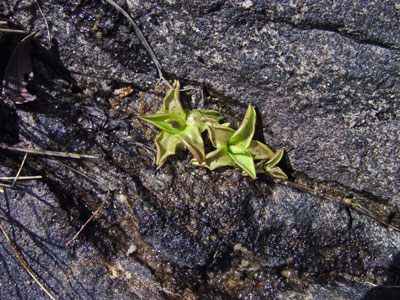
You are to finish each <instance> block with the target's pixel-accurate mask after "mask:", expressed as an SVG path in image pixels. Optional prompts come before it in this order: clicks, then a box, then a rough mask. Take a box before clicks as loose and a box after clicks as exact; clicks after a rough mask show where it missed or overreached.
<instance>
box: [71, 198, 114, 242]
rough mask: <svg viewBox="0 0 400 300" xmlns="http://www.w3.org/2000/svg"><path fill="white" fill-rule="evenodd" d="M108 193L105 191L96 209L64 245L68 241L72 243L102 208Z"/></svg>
mask: <svg viewBox="0 0 400 300" xmlns="http://www.w3.org/2000/svg"><path fill="white" fill-rule="evenodd" d="M109 195H110V191H108V192H107V198H106V199H104V200H103V202H102V203H101V204H100V206H99V207H98V208H97V209H96V211H95V212H94V213H93V214H92V215H91V216H90V218H89V219H88V220H87V221H86V222H85V224H83V225H82V227H81V228H80V229H79V230H78V232H77V233H75V235H74V236H73V238H72V239H70V240H69V241H68V242H66V243H65V246H68V245H69V244H70V243H72V242H73V241H74V240H75V239H76V238H77V237H78V236H79V234H80V233H81V232H82V230H83V229H85V227H86V225H87V224H89V223H90V221H92V219H93V218H94V217H95V216H96V215H97V214H98V213H99V212H100V210H101V209H102V208H103V206H104V204H106V202H107V199H108V197H109Z"/></svg>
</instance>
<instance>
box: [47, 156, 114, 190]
mask: <svg viewBox="0 0 400 300" xmlns="http://www.w3.org/2000/svg"><path fill="white" fill-rule="evenodd" d="M52 161H53V162H55V163H56V164H59V165H61V166H63V167H66V168H67V169H70V170H71V171H73V172H75V173H77V174H79V175H81V176H83V177H85V178H86V179H87V180H89V181H92V182H94V183H96V184H98V185H99V186H101V187H103V188H104V189H105V190H106V191H110V190H111V188H110V187H108V186H106V185H104V184H102V183H101V182H100V181H98V180H96V179H94V178H92V177H90V176H88V175H86V174H85V173H83V172H81V171H79V170H77V169H75V168H73V167H70V166H68V165H66V164H64V163H63V162H61V161H58V160H52Z"/></svg>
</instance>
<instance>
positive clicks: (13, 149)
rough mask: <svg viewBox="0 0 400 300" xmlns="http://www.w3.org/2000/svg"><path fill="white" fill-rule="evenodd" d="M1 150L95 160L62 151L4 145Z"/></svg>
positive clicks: (87, 155) (85, 155) (87, 156)
mask: <svg viewBox="0 0 400 300" xmlns="http://www.w3.org/2000/svg"><path fill="white" fill-rule="evenodd" d="M1 148H3V149H6V150H11V151H18V152H24V153H29V154H37V155H48V156H58V157H66V158H76V159H79V158H97V156H95V155H89V154H78V153H68V152H62V151H50V150H42V149H29V148H18V147H9V146H6V145H1Z"/></svg>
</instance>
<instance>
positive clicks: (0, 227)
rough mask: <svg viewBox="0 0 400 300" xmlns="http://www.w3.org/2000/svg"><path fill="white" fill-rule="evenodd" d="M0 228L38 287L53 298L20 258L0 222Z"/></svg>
mask: <svg viewBox="0 0 400 300" xmlns="http://www.w3.org/2000/svg"><path fill="white" fill-rule="evenodd" d="M0 230H1V231H2V232H3V234H4V236H5V237H6V239H7V241H8V243H9V244H10V246H11V248H12V250H13V251H14V253H15V255H16V256H17V258H18V260H19V261H20V262H21V264H22V266H23V267H24V269H25V270H26V271H27V272H28V274H29V275H30V276H31V277H32V279H33V280H34V281H35V282H36V283H37V284H38V285H39V286H40V288H41V289H42V290H43V291H44V292H45V293H46V294H47V296H49V297H50V298H51V299H53V300H55V298H54V297H53V296H52V295H51V294H50V292H49V291H48V290H47V289H46V288H45V287H44V286H43V284H42V283H41V282H40V281H39V279H37V278H36V276H35V274H33V272H32V271H31V270H30V269H29V267H28V265H27V264H26V263H25V261H24V260H23V259H22V257H21V255H20V254H19V252H18V250H17V248H16V247H15V246H14V243H13V242H12V241H11V239H10V237H9V236H8V234H7V233H6V231H5V230H4V228H3V226H2V225H1V224H0Z"/></svg>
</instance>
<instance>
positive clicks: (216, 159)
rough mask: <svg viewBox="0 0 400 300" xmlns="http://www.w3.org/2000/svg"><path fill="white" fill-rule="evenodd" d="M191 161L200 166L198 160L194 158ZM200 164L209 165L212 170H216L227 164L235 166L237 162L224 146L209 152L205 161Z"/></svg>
mask: <svg viewBox="0 0 400 300" xmlns="http://www.w3.org/2000/svg"><path fill="white" fill-rule="evenodd" d="M191 163H192V164H194V165H196V166H199V164H198V163H197V162H196V160H192V161H191ZM200 166H203V167H207V168H209V169H210V170H214V169H217V168H220V167H226V166H231V167H235V166H236V163H235V162H234V161H233V159H232V158H231V157H230V156H229V154H228V150H227V148H226V147H224V148H219V149H216V150H214V151H212V152H210V153H208V154H207V155H206V158H205V160H204V162H203V163H202V164H201V165H200Z"/></svg>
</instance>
